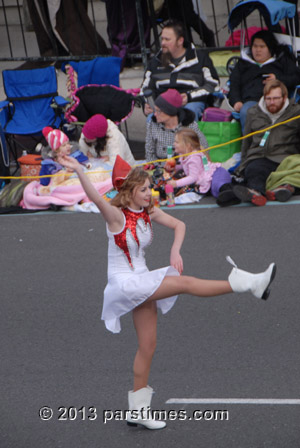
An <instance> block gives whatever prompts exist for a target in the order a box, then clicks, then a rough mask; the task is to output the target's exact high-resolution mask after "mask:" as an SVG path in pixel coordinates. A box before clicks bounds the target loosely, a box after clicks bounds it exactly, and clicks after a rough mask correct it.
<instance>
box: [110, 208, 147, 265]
mask: <svg viewBox="0 0 300 448" xmlns="http://www.w3.org/2000/svg"><path fill="white" fill-rule="evenodd" d="M122 212H123V213H124V215H125V220H126V222H125V226H124V229H123V230H122V232H121V233H118V235H114V238H115V243H116V245H117V246H118V247H119V248H120V249H121V250H122V251H123V252H124V254H125V255H126V257H127V260H128V263H129V265H130V266H131V267H132V268H133V265H132V261H131V256H130V253H129V247H128V242H127V238H126V232H127V229H129V230H130V232H131V234H132V236H133V238H134V240H135V241H136V243H137V245H138V247H140V242H139V239H138V237H137V234H136V224H137V221H138V219H143V220H144V223H145V225H147V224H149V225H150V228H152V226H151V220H150V217H149V214H148V212H146V211H145V210H144V209H143V210H141V211H138V212H136V211H132V210H130V209H128V208H122Z"/></svg>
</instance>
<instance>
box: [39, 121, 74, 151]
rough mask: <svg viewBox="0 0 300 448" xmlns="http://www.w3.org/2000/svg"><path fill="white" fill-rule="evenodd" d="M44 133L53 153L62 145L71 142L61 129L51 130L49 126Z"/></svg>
mask: <svg viewBox="0 0 300 448" xmlns="http://www.w3.org/2000/svg"><path fill="white" fill-rule="evenodd" d="M42 132H43V136H44V137H45V139H46V140H47V142H48V144H49V146H50V148H51V149H52V151H57V150H58V148H59V147H60V146H61V145H63V144H64V143H66V142H68V141H69V138H68V137H67V136H66V134H64V133H63V132H62V131H60V130H59V129H53V128H50V126H47V127H45V128H44V129H43V131H42Z"/></svg>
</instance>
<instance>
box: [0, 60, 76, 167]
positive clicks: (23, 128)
mask: <svg viewBox="0 0 300 448" xmlns="http://www.w3.org/2000/svg"><path fill="white" fill-rule="evenodd" d="M2 76H3V86H4V90H5V93H6V97H7V98H6V100H5V101H1V102H0V109H2V110H1V112H0V124H1V126H2V128H3V131H4V133H5V136H6V141H7V142H8V148H9V150H10V151H11V153H12V156H13V157H14V159H15V160H16V161H17V157H18V154H17V145H16V136H29V135H30V136H32V137H33V138H34V141H35V145H36V143H38V142H39V141H41V140H42V138H43V137H42V133H41V131H42V129H43V128H44V127H45V126H53V127H55V128H57V127H59V126H60V125H61V124H62V120H63V111H62V107H63V106H64V105H66V104H67V101H66V100H65V99H64V98H62V97H59V96H58V93H57V79H56V72H55V68H54V67H53V66H51V67H46V68H40V69H33V70H3V72H2ZM53 104H55V105H56V107H55V108H54V107H51V106H52V105H53ZM58 106H59V107H58ZM18 144H19V145H20V146H21V147H22V145H21V144H20V142H19V141H18ZM23 149H27V148H26V147H24V148H23Z"/></svg>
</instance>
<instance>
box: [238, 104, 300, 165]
mask: <svg viewBox="0 0 300 448" xmlns="http://www.w3.org/2000/svg"><path fill="white" fill-rule="evenodd" d="M298 115H299V116H300V105H299V104H295V103H294V101H293V100H290V103H289V105H288V107H287V108H286V109H285V111H284V112H283V113H282V115H281V116H280V117H279V118H278V119H277V120H276V121H275V123H274V124H276V123H281V122H283V121H285V120H288V119H289V118H292V117H296V116H298ZM271 125H272V121H271V118H270V117H269V116H268V115H267V114H266V113H265V112H264V111H263V110H262V109H261V107H260V105H259V104H257V105H256V106H253V107H251V108H250V109H249V110H248V113H247V120H246V126H245V135H247V134H249V133H251V132H254V131H259V130H262V129H265V128H267V127H268V126H271ZM263 135H264V132H261V133H259V134H255V135H252V137H249V138H246V139H245V140H243V144H242V160H241V164H240V166H239V167H238V169H237V170H236V172H237V174H240V173H241V172H242V171H243V170H244V168H245V167H246V165H247V164H248V163H249V162H250V160H254V159H261V158H267V159H269V160H272V161H273V162H276V163H281V162H282V160H283V159H285V158H286V157H287V156H290V155H292V154H299V153H300V118H299V119H297V120H293V121H290V122H289V123H286V124H283V125H281V126H277V127H275V128H273V129H271V130H270V135H269V136H268V138H267V140H266V143H265V145H264V146H260V142H261V140H262V137H263Z"/></svg>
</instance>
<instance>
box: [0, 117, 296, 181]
mask: <svg viewBox="0 0 300 448" xmlns="http://www.w3.org/2000/svg"><path fill="white" fill-rule="evenodd" d="M299 118H300V115H297V116H296V117H292V118H289V119H288V120H285V121H282V122H280V123H276V124H273V125H271V126H268V127H267V128H265V129H261V130H260V131H254V132H250V134H247V135H243V136H242V137H238V138H235V139H234V140H230V141H228V142H225V143H219V144H218V145H214V146H210V147H209V148H205V149H201V150H199V151H193V153H195V152H199V153H201V152H206V151H210V150H211V149H215V148H221V147H222V146H227V145H230V144H231V143H235V142H238V141H241V140H245V139H246V138H249V137H252V136H253V135H256V134H261V133H263V132H266V131H269V130H271V129H274V128H277V127H278V126H282V125H283V124H286V123H289V122H291V121H294V120H298V119H299ZM191 154H192V153H191V152H190V153H188V154H180V155H178V156H174V157H172V159H178V158H179V157H187V156H189V155H191ZM167 160H171V159H157V160H153V161H151V162H144V163H139V164H136V165H134V166H135V167H138V166H144V165H149V164H154V163H159V162H166V161H167ZM111 171H112V170H103V171H101V172H102V173H111ZM95 173H99V171H86V172H85V174H87V175H89V174H95ZM73 174H74V173H67V172H64V173H57V174H47V175H44V176H0V179H25V180H28V177H30V179H43V178H45V177H50V178H51V177H59V176H66V175H69V176H72V175H73Z"/></svg>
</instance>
